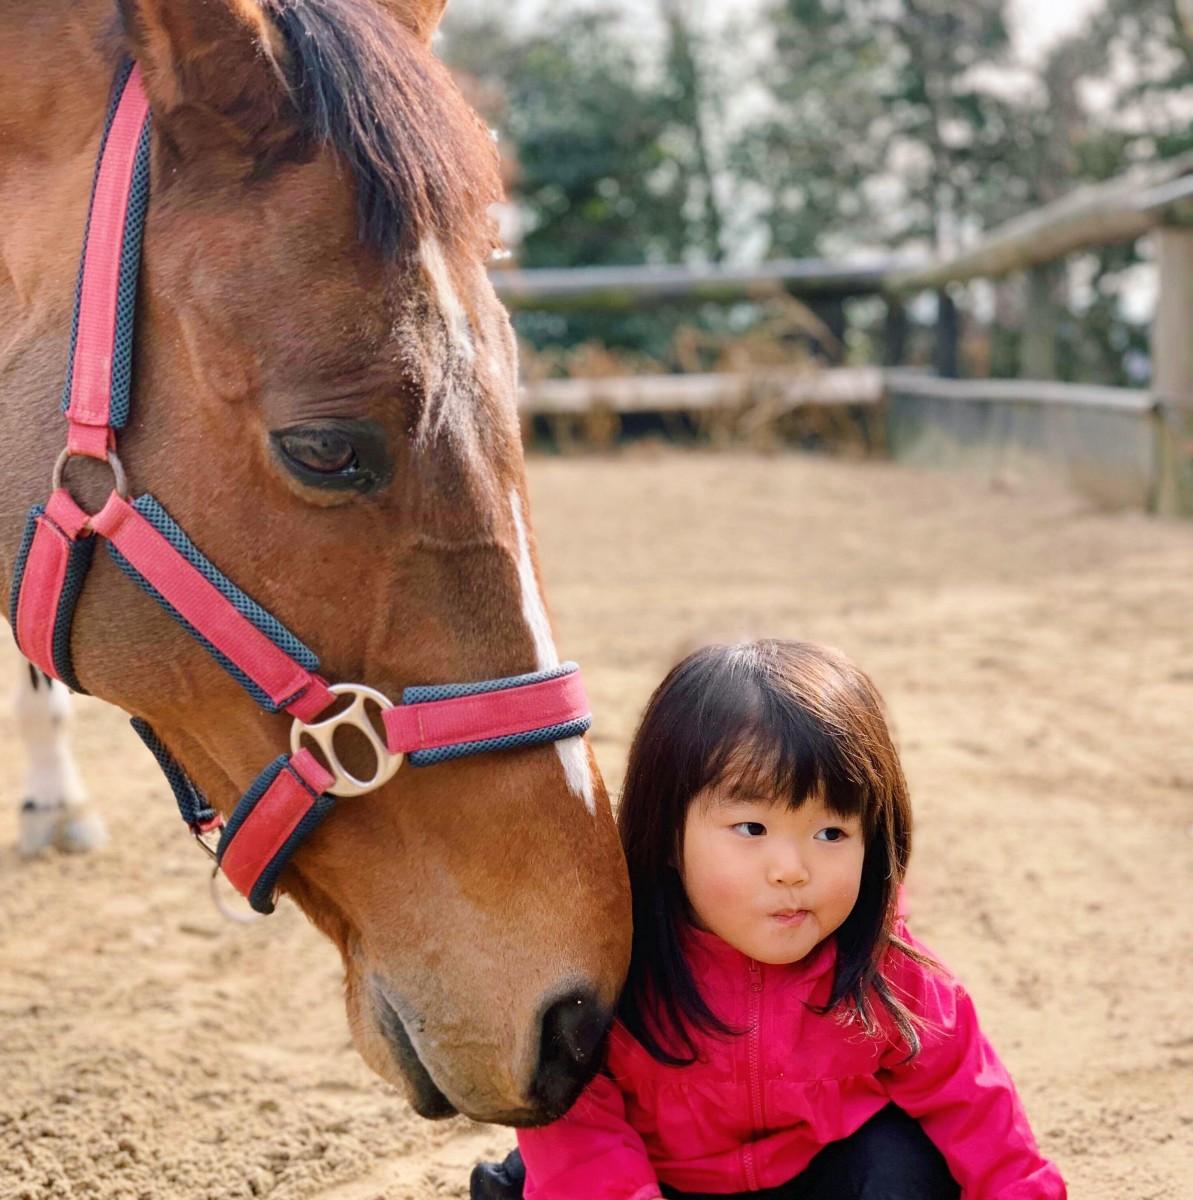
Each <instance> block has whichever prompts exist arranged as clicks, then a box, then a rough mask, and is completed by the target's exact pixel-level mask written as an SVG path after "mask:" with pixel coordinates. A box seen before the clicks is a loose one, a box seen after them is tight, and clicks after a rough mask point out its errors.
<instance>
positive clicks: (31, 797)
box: [15, 664, 108, 856]
mask: <svg viewBox="0 0 1193 1200" xmlns="http://www.w3.org/2000/svg"><path fill="white" fill-rule="evenodd" d="M15 708H16V717H17V728H18V729H19V730H20V734H21V740H22V741H23V742H24V743H25V755H26V762H27V764H28V766H27V769H26V772H25V790H24V799H23V800H22V802H21V817H20V834H19V843H18V844H19V849H20V852H21V854H23V855H26V856H28V855H33V854H39V853H41V851H43V850H46V849H48V848H49V847H51V846H53V847H54V848H56V849H58V850H66V851H79V852H82V851H85V850H96V849H98V848H99V847H100V846H102V845H103V844H104V843H105V842H106V841H107V840H108V835H107V830H106V829H105V827H104V823H103V820H102V818H101V817H100V816H99V814H98V813H97V812H96V811H95V810H94V809H93V808H92V806H91V802H90V801H89V800H88V798H87V792H86V791H85V790H84V788H83V781H82V779H81V778H80V777H79V770H78V767H76V766H75V760H74V755H72V754H71V751H70V741H69V739H68V737H67V733H68V725H69V721H70V714H71V704H70V693H69V692H68V691H67V690H66V688H64V687H63V686H62V684H60V683H57V682H55V681H54V680H51V679H48V678H47V677H46V676H44V675H43V674H42V673H41V672H40V671H38V670H37V668H36V667H33V666H30V665H29V664H22V666H21V676H20V681H19V683H18V686H17V695H16V704H15Z"/></svg>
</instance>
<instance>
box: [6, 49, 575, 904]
mask: <svg viewBox="0 0 1193 1200" xmlns="http://www.w3.org/2000/svg"><path fill="white" fill-rule="evenodd" d="M149 136H150V116H149V103H148V99H147V97H146V94H145V90H144V86H143V84H142V82H141V73H140V69H139V67H137V66H136V64H134V63H131V62H126V63H125V64H124V65H123V66H122V67H121V69H120V71H119V73H118V74H117V77H116V81H115V84H114V87H113V93H112V101H111V104H110V106H109V110H108V118H107V122H106V124H105V128H104V133H103V139H102V141H101V143H100V153H99V164H98V167H97V170H96V176H95V185H94V190H93V193H92V198H91V207H90V211H89V214H88V219H87V229H86V233H85V235H84V243H83V256H82V262H81V265H80V268H79V281H78V288H77V292H76V298H75V313H74V325H73V329H72V334H71V346H70V359H69V366H68V370H67V381H66V388H65V391H64V395H63V402H62V410H63V412H64V413H65V415H66V418H67V421H68V435H67V445H66V448H65V449H64V450H63V452H62V454H61V455H60V456H59V459H58V462H57V463H56V464H55V467H54V476H53V482H52V488H51V494H50V497H49V499H48V500H47V501H46V503H45V504H44V505H35V506H34V507H33V509H31V511H30V513H29V517H28V520H27V522H26V526H25V532H24V536H23V538H22V540H21V546H20V550H19V552H18V556H17V564H16V571H15V574H14V578H13V586H12V595H11V600H10V624H11V625H12V630H13V634H14V636H15V638H16V641H17V646H18V647H19V649H20V650H21V653H22V654H24V655H25V657H26V658H28V659H29V660H30V661H31V662H33V663H34V664H35V665H36V666H38V667H39V668H40V669H41V670H42V671H44V672H45V673H46V674H47V675H51V676H53V677H54V678H56V679H59V680H61V681H62V682H63V683H65V684H66V685H67V686H68V687H70V688H72V689H74V690H75V691H78V692H83V691H85V689H84V688H83V687H82V686H81V685H80V683H79V680H78V677H77V676H76V674H75V670H74V664H73V661H72V658H71V627H72V624H73V621H74V613H75V606H76V603H77V601H78V597H79V593H80V592H81V590H82V587H83V584H84V582H85V580H86V578H87V572H88V568H89V567H90V565H91V561H92V557H93V555H94V551H95V546H96V543H97V541H98V539H100V538H103V539H104V540H105V542H106V543H107V548H108V553H109V555H110V556H111V558H112V559H113V561H114V562H115V563H116V565H117V566H118V567H119V568H120V569H121V571H123V572H124V574H126V575H127V576H128V577H129V578H130V579H131V580H132V581H133V582H134V583H136V584H137V585H138V586H139V587H140V588H142V589H143V590H144V591H145V592H147V593H148V594H149V595H150V596H152V597H153V599H154V600H156V601H157V603H158V604H159V605H161V607H162V608H163V609H164V610H165V612H166V613H168V614H169V615H170V616H171V617H173V619H174V620H175V621H177V622H178V623H179V624H180V625H181V626H182V627H183V629H185V630H186V631H187V633H189V634H190V635H191V636H192V637H193V638H194V639H195V640H196V641H198V642H199V644H200V645H202V646H203V648H204V649H205V650H207V652H208V653H209V654H211V656H212V657H213V658H214V659H215V660H216V662H218V663H219V664H220V666H222V667H223V668H224V669H225V670H226V671H227V672H228V673H229V674H230V675H231V676H232V677H233V678H234V679H235V680H236V681H237V682H238V683H239V684H240V685H241V686H242V687H243V688H244V689H245V690H246V691H247V692H248V693H249V695H251V696H252V697H253V699H254V700H255V701H256V702H257V703H258V704H259V705H260V706H261V707H262V708H264V709H265V710H266V711H267V712H271V713H276V712H282V711H285V712H287V713H289V714H290V715H291V716H292V717H293V718H294V724H293V726H292V727H291V737H290V742H291V749H290V753H288V754H283V755H281V756H279V757H278V758H276V759H275V760H274V761H273V762H272V763H270V764H269V766H267V767H266V768H265V770H264V771H262V772H261V774H260V775H258V776H257V778H256V780H255V781H254V782H253V784H252V786H250V788H249V789H248V791H247V792H245V794H244V796H243V797H242V798H241V800H240V802H239V803H238V804H237V806H236V808H235V810H234V811H233V813H232V816H231V817H230V818H229V820H228V822H227V825H226V826H225V825H224V823H223V820H222V818H221V817H220V816H219V815H218V814H217V813H216V812H215V810H214V809H212V808H211V806H210V805H209V804H208V803H207V800H206V798H205V797H204V796H203V794H202V792H200V791H199V789H198V788H197V787H196V786H195V784H194V783H193V782H192V781H191V780H190V778H189V777H188V776H187V774H186V772H185V771H184V770H183V769H182V767H181V766H179V764H178V763H177V762H176V761H175V760H174V758H173V757H172V756H171V755H170V753H169V752H168V751H167V750H166V748H165V746H163V745H162V743H161V741H160V740H159V739H158V738H157V736H156V735H155V734H154V732H153V730H152V729H151V728H150V727H149V725H148V724H147V723H146V722H145V721H143V720H141V719H140V718H134V719H133V722H132V725H133V728H134V729H135V730H136V731H137V733H138V734H139V735H140V737H141V738H142V740H143V741H144V742H145V744H146V745H147V746H148V747H149V749H150V751H151V752H152V753H153V755H154V757H155V758H156V759H157V761H158V763H159V765H160V766H161V768H162V770H163V772H164V773H165V776H166V779H167V781H168V782H169V784H170V787H171V789H172V790H173V792H174V796H175V799H176V800H177V801H178V806H179V810H180V811H181V813H182V816H183V819H184V820H185V821H186V823H187V825H188V826H189V827H190V829H191V831H192V832H193V833H195V834H196V836H198V837H200V838H201V837H202V835H203V834H207V833H212V832H215V831H217V830H218V831H220V838H219V844H218V846H217V847H216V849H215V850H214V851H213V852H212V853H213V854H214V857H215V859H216V861H217V863H218V865H219V866H220V868H221V869H222V870H223V872H224V874H225V875H226V876H227V877H228V879H229V880H230V881H231V882H232V884H233V885H234V886H235V887H236V888H237V890H239V891H240V892H241V893H242V894H243V895H245V896H247V897H248V899H249V901H250V903H251V904H252V906H253V907H254V908H255V909H257V911H258V912H264V913H267V912H271V911H272V910H273V903H274V893H275V890H276V886H277V880H278V876H279V875H280V874H281V872H282V870H283V869H284V868H285V866H286V864H287V863H288V862H289V860H290V857H291V856H292V855H293V853H294V851H295V850H296V849H297V848H298V847H299V846H300V845H301V844H302V842H303V841H304V840H305V838H306V837H307V836H308V835H309V834H310V833H311V832H312V831H313V830H314V829H315V828H316V827H317V826H318V825H319V824H320V823H321V822H322V820H323V818H324V817H325V816H326V815H327V813H328V812H329V811H330V810H331V808H332V807H333V805H334V804H335V797H348V796H361V795H365V794H366V793H368V792H371V791H373V790H375V789H376V788H378V787H380V786H381V785H382V784H383V783H385V782H386V781H387V780H389V779H390V778H392V777H393V775H394V773H395V772H396V771H397V770H398V768H399V767H400V766H401V765H402V762H403V761H404V760H405V761H409V763H410V765H411V766H412V767H422V766H431V765H433V764H435V763H440V762H445V761H447V760H448V759H452V758H459V757H461V756H463V755H466V754H480V753H482V752H486V751H490V750H513V749H518V748H521V747H526V746H537V745H542V744H544V743H548V742H554V741H558V740H560V739H562V738H569V737H577V736H579V735H580V734H583V733H584V732H586V731H587V729H588V727H589V726H590V725H591V723H592V717H591V715H590V713H589V708H588V699H587V697H586V695H585V692H584V685H583V683H582V682H581V679H580V674H579V669H578V668H577V667H576V665H575V663H564V664H563V665H562V666H558V667H554V668H552V669H549V670H545V671H537V672H534V673H532V674H527V675H518V676H514V677H511V678H505V679H492V680H485V681H481V682H475V683H451V684H440V685H432V686H419V687H408V688H406V689H405V690H404V691H403V693H402V700H401V703H400V704H396V705H395V704H393V703H392V702H391V701H390V700H389V699H388V698H387V697H386V696H385V695H383V694H382V693H380V692H378V691H375V690H374V689H372V688H368V687H365V686H364V685H362V684H329V683H328V682H327V681H326V680H325V679H323V678H322V677H321V676H320V675H319V674H317V670H318V666H319V660H318V658H317V656H316V655H315V653H314V651H313V650H311V649H310V648H309V647H307V646H306V645H304V644H303V643H302V642H301V641H300V640H299V639H298V638H297V637H296V636H295V635H294V634H293V633H291V632H290V630H288V629H287V628H286V627H285V626H284V625H283V624H282V623H281V622H280V621H279V620H278V619H277V618H276V617H274V616H273V615H272V614H270V613H269V612H267V611H266V610H265V609H263V608H262V607H261V606H260V605H259V604H257V603H256V602H255V601H254V600H252V599H251V598H250V597H249V596H247V595H246V594H245V593H244V592H242V591H241V590H240V589H239V588H238V587H237V586H236V585H235V584H234V583H233V582H232V581H231V580H230V579H229V578H228V577H227V576H226V575H224V574H223V573H222V572H221V571H220V570H219V569H218V568H217V567H216V566H215V565H214V564H213V563H211V562H210V561H209V560H208V559H207V558H206V557H205V556H204V555H203V553H202V552H201V551H200V550H199V549H198V547H196V546H195V544H194V543H193V542H192V541H191V540H190V538H188V537H187V535H186V534H185V533H184V532H183V530H182V529H181V527H180V526H179V525H178V524H176V523H175V521H174V520H173V519H172V518H171V517H170V515H169V514H168V513H167V512H166V510H165V509H164V508H163V507H162V506H161V504H159V503H158V501H157V500H155V499H154V498H153V496H151V495H148V494H146V495H142V496H139V497H137V498H136V499H135V500H130V499H129V497H128V487H127V482H126V480H125V477H124V469H123V467H122V466H121V463H120V459H119V458H118V457H117V455H116V432H117V430H119V429H121V428H123V427H124V425H125V423H126V422H127V420H128V414H129V400H130V395H131V380H132V348H133V332H134V309H135V302H136V291H137V277H138V272H139V268H140V256H141V237H142V232H143V230H144V224H145V214H146V211H147V208H148V203H149ZM75 456H86V457H89V458H96V459H99V460H101V461H107V462H108V463H109V465H110V466H111V467H112V470H113V474H114V486H113V489H112V492H111V494H110V495H109V497H108V499H107V501H106V503H105V504H104V506H103V507H102V508H101V509H100V510H99V512H97V513H87V512H85V511H84V510H83V509H82V508H80V507H79V505H78V504H77V503H76V502H75V500H74V499H73V497H72V496H71V494H70V492H69V491H68V490H67V489H66V488H65V487H64V486H63V482H62V476H63V472H64V468H65V466H66V464H67V462H68V461H69V460H70V459H71V458H73V457H75ZM344 698H350V703H349V704H348V705H347V706H346V707H345V708H343V709H342V710H336V711H334V712H333V713H332V715H330V716H325V715H324V714H325V713H326V712H327V711H328V710H329V709H330V708H331V707H332V705H333V704H335V703H337V702H339V701H341V700H342V699H344ZM371 709H372V710H375V711H376V712H377V713H379V715H380V721H381V726H382V728H383V729H384V733H385V736H384V740H383V739H382V737H381V736H380V734H379V733H378V731H377V729H376V727H375V725H374V721H373V717H372V713H371V712H370V710H371ZM344 727H351V728H353V729H355V730H357V731H358V732H359V733H361V734H362V735H363V736H364V737H365V738H366V740H367V741H368V742H369V744H370V745H371V746H372V748H373V752H374V754H375V755H376V760H377V766H376V770H375V772H374V773H373V775H372V776H370V777H369V778H368V779H358V778H356V777H355V776H353V775H352V774H351V773H350V772H349V771H348V770H347V768H346V767H345V766H344V765H343V763H342V762H341V761H340V758H339V756H338V755H337V754H336V751H335V747H334V738H335V734H336V731H337V730H338V729H341V728H344ZM308 741H311V742H314V744H315V745H316V746H317V747H318V748H319V750H320V751H321V753H322V756H323V758H322V761H321V760H320V758H319V757H317V756H316V755H315V754H313V753H312V751H311V750H310V748H309V747H308V746H307V745H306V744H305V743H306V742H308ZM204 845H205V843H204Z"/></svg>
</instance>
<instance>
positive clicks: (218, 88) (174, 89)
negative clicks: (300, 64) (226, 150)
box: [120, 0, 286, 150]
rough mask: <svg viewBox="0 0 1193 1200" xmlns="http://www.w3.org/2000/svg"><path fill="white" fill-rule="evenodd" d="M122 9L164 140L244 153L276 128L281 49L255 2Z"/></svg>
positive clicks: (141, 3) (135, 0) (180, 0)
mask: <svg viewBox="0 0 1193 1200" xmlns="http://www.w3.org/2000/svg"><path fill="white" fill-rule="evenodd" d="M120 9H121V12H122V14H123V17H124V25H125V29H126V30H127V33H128V38H129V42H130V50H131V52H132V54H133V57H134V58H136V60H137V61H138V62H139V63H140V64H141V72H142V75H143V77H144V80H145V90H146V92H147V93H148V96H149V102H150V106H151V107H152V109H153V115H154V122H155V124H156V126H157V128H158V129H159V130H161V131H162V132H163V133H164V134H165V136H166V138H167V140H168V141H170V142H173V143H174V145H175V146H177V147H179V148H186V149H188V150H194V149H195V148H196V146H195V143H196V142H199V143H202V142H208V143H212V144H215V143H223V144H227V143H228V142H229V141H231V142H232V143H233V144H234V145H238V146H240V147H247V146H249V145H250V144H253V143H255V142H256V141H258V140H259V139H260V138H261V136H262V135H264V134H265V132H266V131H267V130H271V129H276V128H277V127H278V125H279V118H280V117H281V115H282V113H283V112H284V110H285V107H286V85H285V82H284V79H283V75H282V71H281V68H280V66H279V61H280V60H281V59H282V58H283V57H284V54H285V51H284V48H283V46H282V42H281V36H280V34H279V33H278V31H277V29H276V28H275V26H274V25H273V23H272V22H271V21H270V20H269V18H268V17H267V16H266V14H265V12H264V11H263V9H262V7H261V5H260V4H259V3H258V2H257V0H120Z"/></svg>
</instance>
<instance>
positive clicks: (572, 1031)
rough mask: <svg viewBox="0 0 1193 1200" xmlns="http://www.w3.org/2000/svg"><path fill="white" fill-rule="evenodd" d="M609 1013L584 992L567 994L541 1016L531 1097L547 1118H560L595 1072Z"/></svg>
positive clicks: (590, 995)
mask: <svg viewBox="0 0 1193 1200" xmlns="http://www.w3.org/2000/svg"><path fill="white" fill-rule="evenodd" d="M608 1024H609V1013H608V1012H607V1011H606V1010H605V1008H604V1006H603V1005H602V1004H601V1003H600V1002H599V1001H598V1000H597V998H596V997H595V996H594V995H593V994H592V993H591V992H588V991H575V992H569V993H568V995H566V996H564V997H563V998H562V999H560V1000H556V1001H554V1002H553V1003H552V1004H550V1005H549V1006H548V1008H547V1010H546V1012H544V1013H543V1020H542V1038H541V1041H540V1043H539V1062H538V1070H537V1071H536V1072H535V1076H534V1081H533V1083H532V1084H531V1088H530V1093H531V1096H532V1097H533V1098H534V1099H535V1100H536V1101H537V1102H538V1103H539V1104H541V1105H542V1106H543V1107H544V1108H545V1109H546V1110H547V1111H548V1114H549V1116H551V1117H554V1116H561V1115H562V1114H563V1113H564V1112H566V1111H567V1109H568V1108H569V1107H570V1106H571V1104H572V1101H573V1100H575V1098H576V1097H577V1096H578V1095H579V1094H580V1091H581V1090H582V1088H583V1087H584V1085H585V1084H586V1083H587V1082H588V1080H589V1079H590V1078H591V1077H592V1074H593V1072H594V1070H595V1068H596V1060H597V1050H598V1049H599V1048H600V1045H601V1040H602V1038H603V1037H604V1034H605V1030H606V1028H607V1027H608Z"/></svg>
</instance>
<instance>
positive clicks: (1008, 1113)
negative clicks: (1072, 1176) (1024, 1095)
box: [882, 930, 1067, 1200]
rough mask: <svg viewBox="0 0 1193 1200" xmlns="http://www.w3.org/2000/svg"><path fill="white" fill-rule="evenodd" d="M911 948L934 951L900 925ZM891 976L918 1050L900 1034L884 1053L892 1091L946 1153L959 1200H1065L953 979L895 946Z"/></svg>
mask: <svg viewBox="0 0 1193 1200" xmlns="http://www.w3.org/2000/svg"><path fill="white" fill-rule="evenodd" d="M901 933H902V935H903V936H904V937H905V938H906V939H907V940H908V941H911V942H912V945H915V946H916V949H918V950H920V951H921V952H923V953H927V954H929V955H931V952H930V951H927V950H925V948H924V947H923V946H920V945H918V944H917V943H915V942H914V940H912V939H911V938H910V937H908V935H907V934H906V931H905V930H903V931H901ZM891 953H892V955H894V956H895V961H896V963H897V965H896V966H895V968H894V969H893V970H892V971H891V972H890V974H889V975H888V978H889V979H890V981H891V982H892V984H894V985H895V986H894V991H895V994H896V996H897V997H899V999H900V1000H902V1002H903V1003H904V1004H905V1005H906V1006H907V1007H908V1009H909V1010H910V1011H911V1012H912V1013H913V1014H914V1015H915V1016H918V1017H919V1018H920V1020H921V1022H922V1024H921V1026H920V1040H921V1043H922V1048H921V1050H920V1053H919V1054H918V1055H917V1056H916V1057H915V1058H914V1059H913V1060H911V1061H910V1062H904V1061H903V1060H904V1059H906V1056H907V1048H906V1045H905V1044H904V1043H903V1042H902V1040H898V1041H897V1044H896V1045H892V1046H891V1047H889V1048H888V1050H887V1051H886V1053H885V1054H884V1056H883V1069H882V1079H883V1082H884V1083H885V1084H886V1088H887V1092H888V1094H889V1095H890V1098H891V1099H892V1100H893V1101H894V1102H895V1103H896V1104H897V1105H898V1106H899V1107H900V1108H902V1109H903V1110H904V1111H905V1112H906V1113H908V1114H909V1115H910V1116H912V1117H915V1118H916V1119H917V1120H918V1121H919V1122H920V1124H921V1125H922V1127H923V1129H924V1132H925V1133H926V1134H927V1135H928V1137H929V1138H931V1139H932V1142H933V1143H934V1144H935V1145H936V1147H937V1149H939V1150H940V1152H941V1153H942V1154H943V1155H944V1157H945V1161H946V1162H947V1163H948V1165H949V1170H950V1171H951V1172H952V1174H953V1178H954V1179H956V1181H957V1182H958V1183H959V1184H960V1185H961V1196H962V1200H1065V1197H1066V1195H1067V1193H1066V1191H1065V1183H1064V1180H1063V1179H1062V1178H1061V1175H1060V1172H1059V1171H1058V1170H1057V1169H1056V1167H1055V1166H1054V1165H1053V1164H1052V1163H1050V1162H1049V1161H1048V1160H1047V1159H1045V1158H1044V1157H1042V1155H1041V1154H1040V1151H1039V1148H1038V1147H1037V1146H1036V1142H1035V1138H1034V1137H1033V1136H1032V1132H1031V1128H1030V1126H1029V1125H1028V1122H1027V1114H1026V1113H1025V1112H1024V1110H1023V1105H1022V1103H1021V1102H1020V1099H1019V1096H1018V1094H1017V1093H1016V1091H1015V1085H1014V1084H1013V1083H1012V1082H1011V1077H1010V1075H1009V1074H1008V1073H1007V1069H1006V1068H1005V1067H1004V1066H1003V1064H1002V1063H1001V1062H1000V1061H999V1059H998V1056H997V1055H996V1054H995V1052H994V1049H993V1047H992V1046H991V1045H990V1043H989V1042H988V1041H987V1040H986V1037H985V1035H984V1034H983V1033H982V1031H981V1029H980V1028H979V1026H978V1018H977V1013H976V1011H975V1010H974V1006H973V1001H972V1000H970V998H969V996H968V995H967V993H966V992H965V990H964V988H962V987H961V985H960V984H959V983H958V982H957V981H956V980H955V979H953V978H951V977H950V976H948V975H947V974H944V973H942V972H940V971H936V970H933V968H931V967H926V966H922V965H920V964H919V963H916V962H914V961H913V960H911V959H909V958H908V957H907V956H906V955H904V954H901V953H900V952H898V951H892V952H891Z"/></svg>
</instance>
